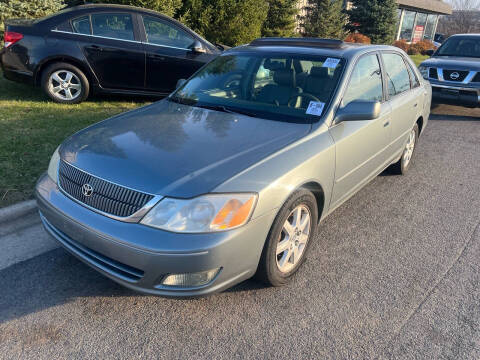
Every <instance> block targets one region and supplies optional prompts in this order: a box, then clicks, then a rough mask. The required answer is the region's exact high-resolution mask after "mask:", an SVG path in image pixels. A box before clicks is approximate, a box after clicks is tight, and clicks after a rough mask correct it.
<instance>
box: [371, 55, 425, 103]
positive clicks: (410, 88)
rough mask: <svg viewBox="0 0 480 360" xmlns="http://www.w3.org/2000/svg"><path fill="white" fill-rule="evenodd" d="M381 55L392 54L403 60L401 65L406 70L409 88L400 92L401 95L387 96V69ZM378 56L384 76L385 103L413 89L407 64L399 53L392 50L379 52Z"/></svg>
mask: <svg viewBox="0 0 480 360" xmlns="http://www.w3.org/2000/svg"><path fill="white" fill-rule="evenodd" d="M383 54H394V55H398V56H400V58H401V59H402V60H403V64H404V65H405V68H406V70H407V74H408V81H409V84H410V87H409V89H408V90H404V91H402V92H401V93H397V94H395V95H390V94H389V92H388V76H387V68H386V66H385V63H384V61H383ZM380 55H381V56H380V58H381V61H382V68H383V71H384V72H385V76H384V79H385V96H386V98H387V101H388V100H391V99H393V98H395V97H397V96H402V95H404V94H406V93H408V92H409V91H411V90H412V89H413V88H412V78H411V75H410V71H411V70H410V69H409V66H408V65H407V63H406V59H405V57H404V56H403V55H402V54H401V53H399V52H397V51H393V50H384V51H381V52H380ZM419 83H420V82H419Z"/></svg>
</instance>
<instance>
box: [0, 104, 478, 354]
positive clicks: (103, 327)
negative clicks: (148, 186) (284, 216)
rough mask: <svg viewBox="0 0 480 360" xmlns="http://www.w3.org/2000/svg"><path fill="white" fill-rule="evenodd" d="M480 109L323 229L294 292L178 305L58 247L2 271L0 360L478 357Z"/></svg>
mask: <svg viewBox="0 0 480 360" xmlns="http://www.w3.org/2000/svg"><path fill="white" fill-rule="evenodd" d="M479 160H480V109H476V110H471V109H460V108H455V107H450V106H439V107H436V108H435V109H434V113H433V115H432V116H431V121H430V122H429V124H428V127H427V129H426V131H425V133H424V136H423V137H422V138H421V139H420V142H419V144H418V148H417V152H416V154H415V158H414V163H413V164H412V167H411V170H410V172H409V173H408V175H406V176H403V177H402V176H393V175H389V174H382V175H381V176H379V177H378V178H376V179H375V180H373V181H372V182H371V183H370V184H369V185H368V186H366V187H365V188H364V189H362V190H361V191H360V192H359V193H358V194H357V195H355V196H354V197H353V198H352V199H350V200H349V201H348V202H347V203H346V204H344V205H343V206H341V207H340V208H339V209H338V210H336V211H335V212H334V213H333V214H331V215H330V216H329V217H328V218H327V219H326V220H325V221H324V222H323V223H321V224H320V226H319V231H318V236H317V238H316V241H315V243H314V244H313V246H312V248H311V252H310V255H309V258H308V260H307V262H306V263H305V265H304V266H303V268H302V269H301V270H300V271H299V273H298V275H297V276H296V277H295V279H294V281H293V282H292V283H291V284H290V285H288V286H286V287H283V288H265V287H264V286H262V285H261V284H259V283H256V282H254V281H247V282H244V283H242V284H240V285H239V286H237V287H235V288H233V289H231V290H229V291H227V292H224V293H221V294H217V295H214V296H211V297H207V298H201V299H192V300H172V299H165V298H160V297H153V296H143V295H139V294H137V293H134V292H132V291H129V290H127V289H124V288H122V287H120V286H119V285H116V284H115V283H113V282H112V281H110V280H108V279H106V278H104V277H103V276H101V275H100V274H99V273H97V272H96V271H94V270H92V269H90V268H89V267H87V266H86V265H84V264H82V263H81V262H79V261H78V260H76V259H75V258H73V257H72V256H70V255H69V254H67V253H66V252H65V251H64V250H63V249H60V248H57V249H54V250H51V251H48V252H46V253H43V254H41V255H38V256H35V257H33V258H30V259H28V260H25V261H21V262H18V263H15V264H13V265H10V266H8V267H6V268H4V269H2V270H0V358H5V359H10V358H11V359H17V358H23V359H25V358H32V359H33V358H35V359H57V358H78V359H85V358H120V359H127V358H128V359H131V358H138V357H141V356H145V357H149V358H153V357H154V358H165V359H176V358H178V359H187V358H188V359H200V358H202V359H203V358H204V359H231V358H267V359H293V358H309V359H312V358H317V359H321V358H336V359H346V358H356V359H359V358H398V359H414V358H417V359H418V358H422V359H432V358H436V359H479V358H480V261H479V259H480V224H479V223H480V210H479V209H480V165H479Z"/></svg>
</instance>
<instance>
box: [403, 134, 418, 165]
mask: <svg viewBox="0 0 480 360" xmlns="http://www.w3.org/2000/svg"><path fill="white" fill-rule="evenodd" d="M414 149H415V129H412V131H410V135H408V141H407V145H406V146H405V150H404V151H403V163H404V166H405V167H407V166H408V164H409V163H410V160H411V159H412V155H413V150H414Z"/></svg>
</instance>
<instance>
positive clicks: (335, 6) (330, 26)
mask: <svg viewBox="0 0 480 360" xmlns="http://www.w3.org/2000/svg"><path fill="white" fill-rule="evenodd" d="M305 10H306V15H305V16H304V17H303V18H302V33H303V36H308V37H321V38H338V39H343V38H344V37H345V24H346V22H347V16H346V15H345V13H344V12H343V0H308V2H307V6H306V8H305Z"/></svg>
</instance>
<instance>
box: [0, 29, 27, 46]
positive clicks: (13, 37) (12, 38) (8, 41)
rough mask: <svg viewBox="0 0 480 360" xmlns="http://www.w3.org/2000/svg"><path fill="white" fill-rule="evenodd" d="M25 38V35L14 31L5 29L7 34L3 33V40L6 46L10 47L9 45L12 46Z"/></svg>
mask: <svg viewBox="0 0 480 360" xmlns="http://www.w3.org/2000/svg"><path fill="white" fill-rule="evenodd" d="M22 39H23V35H22V34H20V33H17V32H13V31H5V34H4V35H3V41H4V42H5V47H6V48H8V47H9V46H12V45H13V44H15V43H16V42H18V41H20V40H22Z"/></svg>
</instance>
